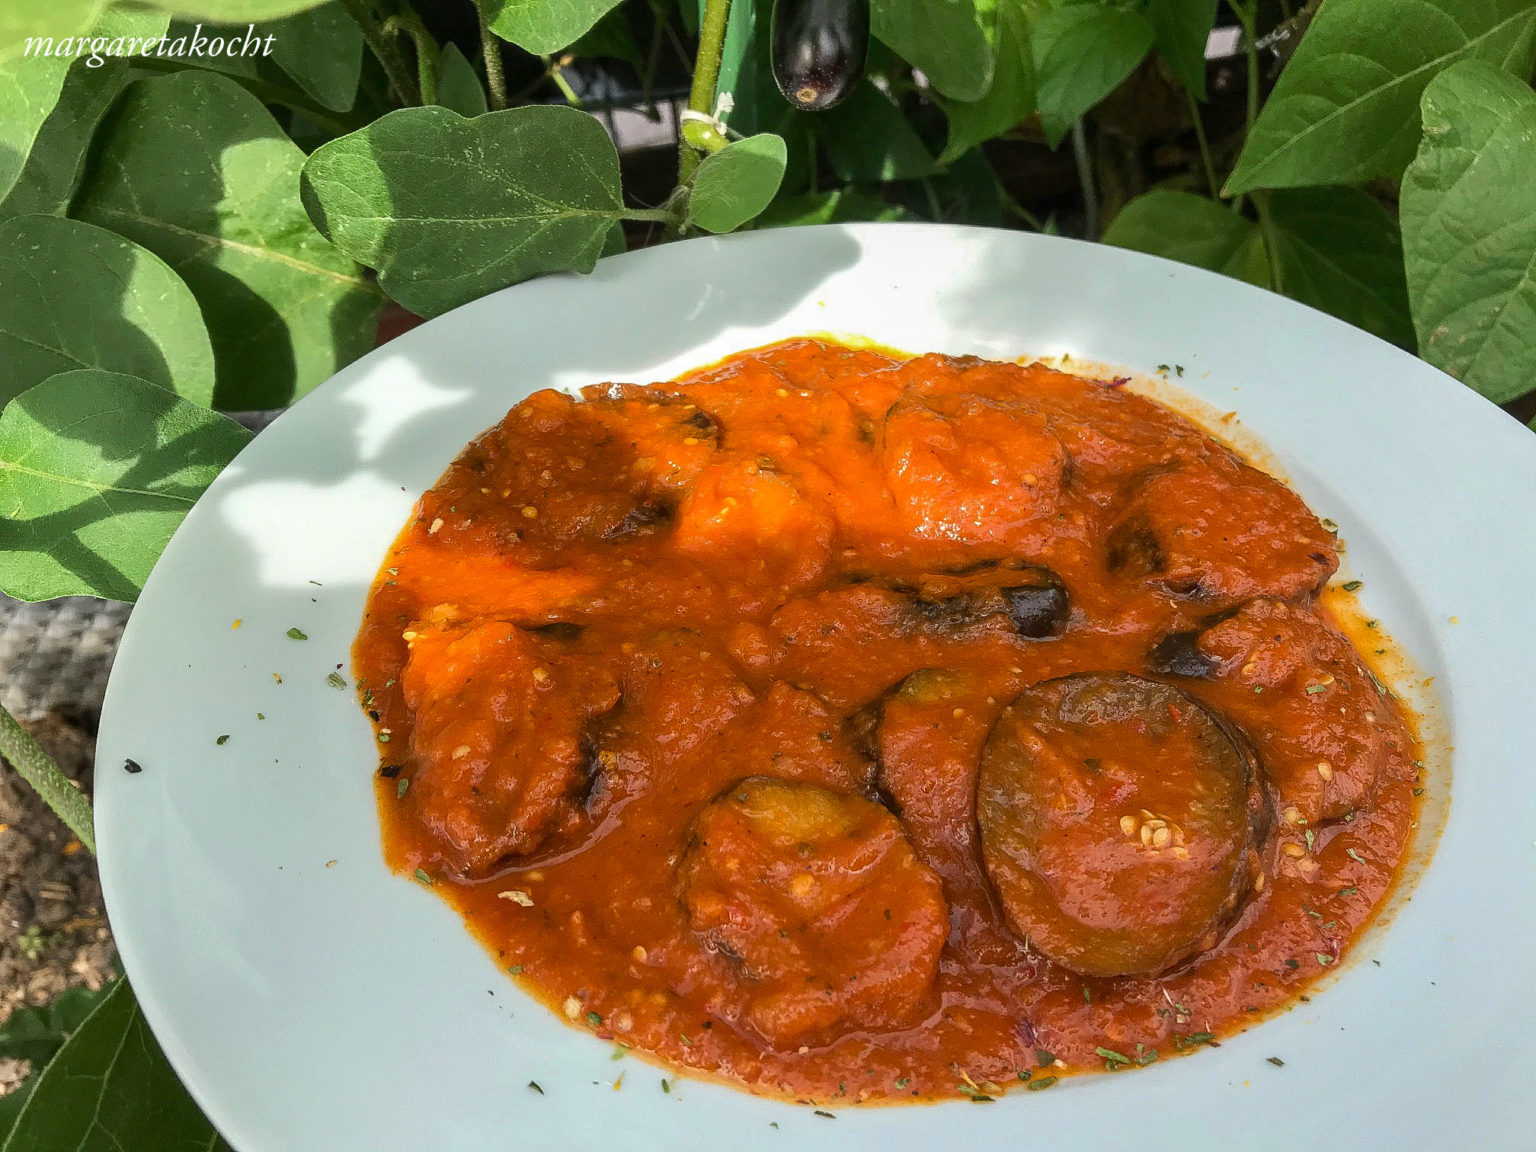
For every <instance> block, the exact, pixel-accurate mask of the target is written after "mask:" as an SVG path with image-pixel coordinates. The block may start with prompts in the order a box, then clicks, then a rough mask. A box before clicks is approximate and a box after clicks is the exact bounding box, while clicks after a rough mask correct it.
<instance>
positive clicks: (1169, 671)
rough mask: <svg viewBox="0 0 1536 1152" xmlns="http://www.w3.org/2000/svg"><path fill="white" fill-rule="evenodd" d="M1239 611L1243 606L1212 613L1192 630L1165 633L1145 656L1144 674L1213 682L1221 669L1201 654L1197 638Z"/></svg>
mask: <svg viewBox="0 0 1536 1152" xmlns="http://www.w3.org/2000/svg"><path fill="white" fill-rule="evenodd" d="M1241 609H1242V605H1238V606H1237V607H1235V608H1228V609H1226V610H1224V611H1221V612H1213V613H1212V614H1211V615H1209V616H1207V617H1205V619H1203V620H1201V621H1200V622H1199V623H1198V624H1197V625H1196V626H1195V627H1194V628H1190V629H1187V630H1185V631H1183V632H1170V633H1168V635H1166V636H1164V637H1163V638H1162V639H1161V640H1159V641H1158V642H1157V643H1156V644H1154V645H1153V646H1152V651H1150V652H1148V653H1147V671H1148V672H1150V673H1152V675H1154V676H1180V677H1183V678H1185V679H1188V680H1211V679H1214V678H1215V676H1216V673H1217V672H1219V671H1220V670H1221V665H1220V664H1219V663H1218V662H1217V661H1216V660H1214V659H1212V658H1211V657H1210V656H1207V655H1206V654H1205V653H1204V652H1203V651H1201V649H1200V637H1201V636H1203V635H1204V634H1205V630H1206V629H1207V628H1212V627H1214V626H1215V625H1217V624H1220V623H1221V622H1222V621H1223V620H1230V619H1232V617H1234V616H1236V615H1237V614H1238V612H1239V611H1241Z"/></svg>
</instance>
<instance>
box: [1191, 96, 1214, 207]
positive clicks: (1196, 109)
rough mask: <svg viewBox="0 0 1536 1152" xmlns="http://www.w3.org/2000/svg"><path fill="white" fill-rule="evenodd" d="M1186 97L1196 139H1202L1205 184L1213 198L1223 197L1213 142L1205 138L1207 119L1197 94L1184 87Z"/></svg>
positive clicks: (1201, 153) (1201, 149)
mask: <svg viewBox="0 0 1536 1152" xmlns="http://www.w3.org/2000/svg"><path fill="white" fill-rule="evenodd" d="M1184 99H1186V100H1188V101H1189V118H1190V119H1191V120H1193V121H1194V122H1195V139H1196V140H1198V141H1200V163H1201V165H1202V166H1203V167H1204V168H1205V184H1206V187H1207V188H1209V189H1210V190H1211V199H1212V200H1220V199H1221V189H1220V185H1218V184H1217V183H1216V165H1215V164H1213V163H1212V162H1211V143H1210V141H1209V140H1207V139H1206V138H1205V121H1204V120H1203V119H1202V118H1201V116H1200V103H1199V101H1197V100H1196V99H1195V94H1194V93H1193V92H1191V91H1190V90H1189V89H1188V88H1186V89H1184Z"/></svg>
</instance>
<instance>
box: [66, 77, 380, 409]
mask: <svg viewBox="0 0 1536 1152" xmlns="http://www.w3.org/2000/svg"><path fill="white" fill-rule="evenodd" d="M101 137H102V139H101V141H100V144H99V147H100V150H101V158H102V162H101V164H100V165H99V166H98V167H97V169H96V170H94V171H93V172H92V173H91V174H90V175H89V176H88V177H87V180H86V184H85V186H84V187H83V188H82V189H81V193H80V198H79V200H78V202H77V204H76V206H75V212H76V214H77V215H79V216H81V217H82V218H83V219H86V220H90V221H93V222H95V223H98V224H101V225H103V226H105V227H108V228H111V229H112V230H113V231H115V232H120V233H122V234H123V235H124V236H127V237H129V238H131V239H133V240H135V241H137V242H138V243H140V244H142V245H144V247H146V248H148V249H150V250H151V251H152V252H155V253H156V254H158V255H159V256H160V257H161V258H163V259H164V260H165V261H166V263H168V264H169V265H170V266H171V267H172V268H174V269H175V270H176V271H177V272H178V273H179V274H180V275H181V277H182V279H184V280H185V281H186V282H187V284H188V286H189V287H191V289H192V292H193V294H194V295H195V296H196V297H197V300H198V303H199V304H200V305H201V306H202V310H203V316H204V318H205V319H206V320H207V322H208V329H209V333H210V334H211V336H212V337H213V351H214V357H215V360H216V363H217V366H218V391H217V394H216V397H215V399H216V402H217V404H218V406H219V407H221V408H226V409H239V408H269V407H276V406H278V405H281V404H284V403H287V402H288V401H289V400H291V399H293V398H294V397H295V396H299V395H302V394H303V393H305V392H308V391H309V390H310V389H311V388H313V387H314V386H315V385H316V384H319V383H320V382H321V381H322V380H324V379H326V378H327V377H329V376H330V375H331V374H332V373H334V372H335V371H336V370H337V369H338V368H341V367H342V366H344V365H346V364H348V363H350V362H351V361H352V360H355V359H356V358H357V357H358V356H360V355H362V354H363V353H364V352H366V351H367V350H368V349H369V348H371V347H372V346H373V342H374V335H375V327H376V324H377V317H378V310H379V307H380V304H381V301H380V298H379V294H378V292H377V291H375V290H374V289H373V287H372V286H371V285H369V284H367V283H366V282H365V281H364V280H363V278H362V275H361V270H360V269H358V268H357V266H356V265H354V264H353V263H352V262H351V261H350V260H348V259H347V258H346V257H345V256H343V255H342V254H341V253H340V252H338V251H337V250H336V249H335V248H334V247H332V246H331V245H330V244H329V243H327V242H326V240H325V238H324V237H322V236H321V235H320V234H319V233H318V232H316V231H315V229H314V228H313V226H311V224H310V222H309V219H308V218H307V217H306V216H305V214H304V208H303V206H302V204H301V203H300V202H299V196H298V192H299V173H300V171H301V170H302V168H303V164H304V154H303V152H301V151H300V150H299V148H298V147H297V146H296V145H295V144H294V143H293V142H292V141H291V140H289V139H288V137H287V136H285V135H284V134H283V132H282V129H280V128H279V127H278V126H277V122H276V121H275V120H273V119H272V115H271V113H270V112H268V111H267V110H266V109H265V108H264V107H263V106H262V104H261V101H259V100H258V99H256V97H254V96H252V95H251V94H250V93H249V92H247V91H245V89H243V88H241V87H240V85H239V84H237V83H235V82H234V81H233V80H230V79H228V78H227V77H224V76H218V75H215V74H213V73H209V72H201V71H187V72H180V73H176V74H174V75H169V76H157V77H154V78H152V79H146V80H136V81H134V83H133V84H131V85H130V86H129V88H128V91H127V92H125V93H124V94H123V97H122V99H121V101H120V102H119V104H118V107H117V108H116V109H115V111H114V114H113V115H112V117H110V119H109V123H108V124H107V125H106V126H105V127H104V128H103V131H102V133H101Z"/></svg>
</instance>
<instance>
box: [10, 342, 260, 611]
mask: <svg viewBox="0 0 1536 1152" xmlns="http://www.w3.org/2000/svg"><path fill="white" fill-rule="evenodd" d="M250 438H251V434H250V433H249V432H247V431H246V430H245V429H244V428H242V427H240V425H238V424H236V423H235V422H234V421H233V420H230V419H229V418H228V417H225V416H221V415H219V414H218V413H216V412H210V411H209V410H208V409H206V408H202V407H199V406H198V405H196V404H192V403H190V402H188V401H186V400H183V399H181V398H180V397H179V396H177V395H176V394H175V393H173V392H169V391H167V390H165V389H163V388H159V387H156V386H155V385H154V384H151V383H149V382H148V381H146V380H140V379H139V378H137V377H135V376H124V375H122V374H120V373H117V372H103V371H100V370H97V369H85V370H82V371H78V372H63V373H60V374H59V375H57V376H52V377H50V378H49V379H47V380H45V381H43V382H42V383H41V384H39V385H38V386H37V387H35V388H30V389H28V390H27V391H25V392H23V393H22V394H21V395H20V396H18V397H16V399H14V400H12V401H11V402H10V404H8V405H7V406H6V409H5V411H4V413H0V508H4V509H5V510H6V517H5V519H3V520H0V590H3V591H4V592H5V593H6V594H7V595H10V596H14V597H16V598H17V599H18V600H48V599H52V598H53V597H56V596H79V595H85V596H103V597H106V598H107V599H109V600H133V599H134V598H135V597H137V596H138V594H139V590H140V589H141V588H143V586H144V580H145V578H146V577H147V576H148V575H149V570H150V569H151V568H152V567H154V563H155V561H156V560H157V559H158V558H159V556H160V553H161V551H162V550H163V549H164V548H165V545H166V542H167V541H168V540H170V538H171V533H173V532H174V531H175V530H176V527H177V525H179V524H180V523H181V520H182V517H183V516H185V515H186V514H187V511H188V510H189V509H190V508H191V507H192V505H193V503H194V502H195V501H196V500H197V498H198V496H200V495H201V494H202V491H203V489H204V488H206V487H207V486H208V485H209V484H210V483H211V482H212V481H213V478H214V477H215V476H217V475H218V474H219V472H220V470H222V469H223V467H224V466H225V465H226V464H228V463H229V461H230V460H231V459H233V458H234V456H235V453H237V452H239V451H240V449H241V448H242V447H244V446H245V443H246V441H248V440H249V439H250Z"/></svg>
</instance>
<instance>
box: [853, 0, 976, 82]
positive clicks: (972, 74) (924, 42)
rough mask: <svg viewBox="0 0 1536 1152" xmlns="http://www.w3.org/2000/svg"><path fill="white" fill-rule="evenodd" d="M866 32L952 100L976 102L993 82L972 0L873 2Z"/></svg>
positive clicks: (896, 0) (886, 0)
mask: <svg viewBox="0 0 1536 1152" xmlns="http://www.w3.org/2000/svg"><path fill="white" fill-rule="evenodd" d="M870 31H871V32H872V33H873V34H874V36H875V38H876V39H878V40H879V41H880V42H881V43H883V44H886V45H888V46H890V47H891V48H892V49H893V50H894V51H895V52H896V54H897V55H899V56H900V57H901V58H902V59H903V60H905V61H907V63H909V64H911V65H912V66H913V67H914V68H917V69H919V70H920V71H921V72H922V73H923V75H925V76H927V77H928V82H929V83H930V84H932V85H933V87H934V88H935V90H937V91H938V93H939V94H940V95H942V96H948V97H949V98H950V99H951V100H980V99H981V98H982V97H983V96H985V95H986V94H987V89H988V87H990V86H991V84H992V53H991V51H990V49H989V47H988V45H987V37H986V33H985V32H983V31H982V27H981V20H980V18H979V17H978V16H977V14H976V6H975V4H974V2H973V0H873V2H872V3H871V5H870Z"/></svg>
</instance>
